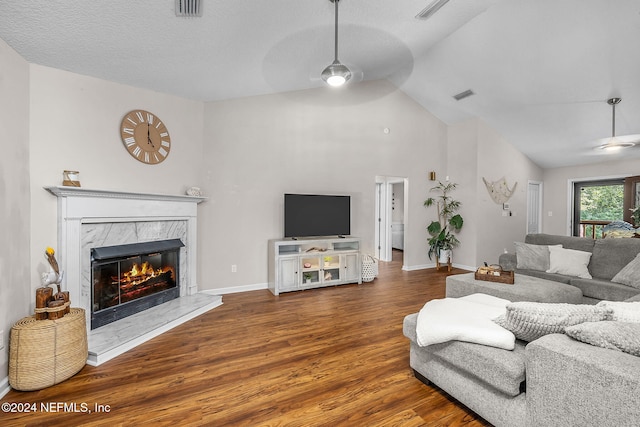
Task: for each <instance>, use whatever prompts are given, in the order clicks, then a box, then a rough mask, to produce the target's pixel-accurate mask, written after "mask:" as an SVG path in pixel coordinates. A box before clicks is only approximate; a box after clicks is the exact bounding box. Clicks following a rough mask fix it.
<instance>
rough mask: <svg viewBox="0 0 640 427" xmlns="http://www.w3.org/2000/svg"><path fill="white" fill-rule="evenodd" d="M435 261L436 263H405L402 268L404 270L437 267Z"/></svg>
mask: <svg viewBox="0 0 640 427" xmlns="http://www.w3.org/2000/svg"><path fill="white" fill-rule="evenodd" d="M435 266H436V265H435V263H434V264H422V265H403V266H402V270H403V271H416V270H425V269H427V268H435Z"/></svg>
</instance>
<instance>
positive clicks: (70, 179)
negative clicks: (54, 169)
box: [62, 171, 80, 187]
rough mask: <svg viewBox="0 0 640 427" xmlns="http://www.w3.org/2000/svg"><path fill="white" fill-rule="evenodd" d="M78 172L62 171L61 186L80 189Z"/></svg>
mask: <svg viewBox="0 0 640 427" xmlns="http://www.w3.org/2000/svg"><path fill="white" fill-rule="evenodd" d="M78 175H80V172H78V171H62V185H64V186H65V187H80V179H79V178H78Z"/></svg>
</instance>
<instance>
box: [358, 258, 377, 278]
mask: <svg viewBox="0 0 640 427" xmlns="http://www.w3.org/2000/svg"><path fill="white" fill-rule="evenodd" d="M377 275H378V260H377V259H375V258H374V257H372V256H371V255H363V256H362V281H363V282H372V281H373V279H375V278H376V276H377Z"/></svg>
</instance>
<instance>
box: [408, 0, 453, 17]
mask: <svg viewBox="0 0 640 427" xmlns="http://www.w3.org/2000/svg"><path fill="white" fill-rule="evenodd" d="M447 3H449V0H435V1H434V2H432V3H431V4H430V5H429V6H427V7H425V8H424V9H422V11H421V12H420V13H418V14H417V15H416V19H429V18H430V17H431V16H432V15H433V14H434V13H436V12H437V11H439V10H440V8H441V7H442V6H444V5H445V4H447Z"/></svg>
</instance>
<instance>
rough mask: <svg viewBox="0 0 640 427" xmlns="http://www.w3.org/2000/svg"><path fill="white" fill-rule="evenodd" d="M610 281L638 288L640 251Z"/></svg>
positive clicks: (639, 285)
mask: <svg viewBox="0 0 640 427" xmlns="http://www.w3.org/2000/svg"><path fill="white" fill-rule="evenodd" d="M611 281H612V282H616V283H621V284H623V285H627V286H632V287H634V288H638V289H640V253H639V254H638V255H636V257H635V258H634V259H632V260H631V262H630V263H629V264H627V265H626V266H624V268H623V269H622V270H620V271H619V272H618V274H616V275H615V276H613V279H611Z"/></svg>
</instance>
